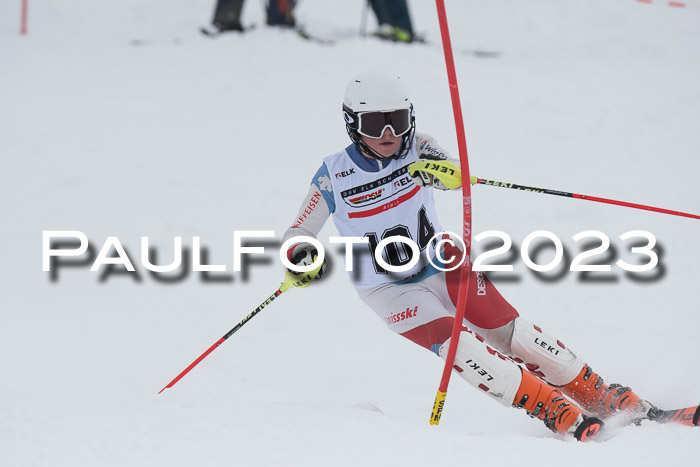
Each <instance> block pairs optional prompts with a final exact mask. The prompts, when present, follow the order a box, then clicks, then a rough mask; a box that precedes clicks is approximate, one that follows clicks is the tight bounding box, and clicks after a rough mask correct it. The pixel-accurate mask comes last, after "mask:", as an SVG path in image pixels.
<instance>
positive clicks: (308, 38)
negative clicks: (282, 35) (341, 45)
mask: <svg viewBox="0 0 700 467" xmlns="http://www.w3.org/2000/svg"><path fill="white" fill-rule="evenodd" d="M294 31H295V32H296V33H297V35H298V36H299V37H301V38H302V39H304V40H305V41H310V42H315V43H316V44H321V45H335V41H334V40H333V39H324V38H322V37H318V36H316V35H313V34H309V32H308V31H307V30H305V29H303V28H294Z"/></svg>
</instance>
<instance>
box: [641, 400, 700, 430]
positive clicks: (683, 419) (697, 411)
mask: <svg viewBox="0 0 700 467" xmlns="http://www.w3.org/2000/svg"><path fill="white" fill-rule="evenodd" d="M649 418H651V419H652V420H654V421H655V422H657V423H672V424H676V425H684V426H691V427H692V426H698V422H700V406H698V405H696V406H693V407H686V408H685V409H677V410H661V409H659V412H658V413H655V414H654V415H652V416H651V417H649Z"/></svg>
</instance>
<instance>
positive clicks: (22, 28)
mask: <svg viewBox="0 0 700 467" xmlns="http://www.w3.org/2000/svg"><path fill="white" fill-rule="evenodd" d="M28 2H29V0H22V19H21V22H22V23H21V24H22V25H21V26H20V30H19V33H20V34H21V35H23V36H24V35H25V34H27V12H28V5H27V3H28Z"/></svg>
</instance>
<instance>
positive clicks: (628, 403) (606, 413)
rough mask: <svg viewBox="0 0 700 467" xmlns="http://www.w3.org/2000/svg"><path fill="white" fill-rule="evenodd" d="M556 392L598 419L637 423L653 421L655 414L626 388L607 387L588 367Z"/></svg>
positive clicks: (648, 404) (653, 409)
mask: <svg viewBox="0 0 700 467" xmlns="http://www.w3.org/2000/svg"><path fill="white" fill-rule="evenodd" d="M560 389H561V390H562V392H564V394H566V395H567V396H569V397H571V399H573V400H574V401H576V403H577V404H579V405H580V406H581V407H583V409H584V410H586V411H587V412H589V413H591V414H593V415H595V416H596V417H599V418H602V419H606V418H610V417H611V416H613V415H615V414H618V413H625V414H628V415H629V416H631V417H633V418H634V419H635V421H641V420H643V419H645V418H653V416H654V414H655V412H656V411H658V409H656V407H654V406H653V405H651V404H650V403H649V402H647V401H645V400H642V399H640V398H639V396H637V395H636V394H635V393H633V392H632V390H631V389H630V388H627V387H624V386H621V385H619V384H611V385H609V386H608V385H607V384H605V383H604V382H603V378H601V377H600V376H599V375H597V374H596V373H595V372H594V371H593V370H592V369H591V367H589V366H588V365H584V367H583V369H582V370H581V373H579V374H578V376H577V377H576V378H574V380H573V381H571V382H570V383H569V384H566V385H564V386H562V387H561V388H560Z"/></svg>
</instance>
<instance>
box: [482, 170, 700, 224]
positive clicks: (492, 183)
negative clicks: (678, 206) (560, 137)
mask: <svg viewBox="0 0 700 467" xmlns="http://www.w3.org/2000/svg"><path fill="white" fill-rule="evenodd" d="M471 184H472V185H476V184H480V185H489V186H498V187H502V188H511V189H513V190H521V191H532V192H533V193H544V194H546V195H556V196H564V197H567V198H576V199H584V200H587V201H595V202H597V203H607V204H614V205H617V206H624V207H628V208H634V209H643V210H645V211H654V212H660V213H662V214H670V215H672V216H682V217H690V218H691V219H700V216H698V215H697V214H689V213H687V212H680V211H671V210H669V209H662V208H656V207H653V206H646V205H644V204H635V203H628V202H626V201H617V200H614V199H608V198H599V197H597V196H588V195H580V194H577V193H569V192H566V191H558V190H550V189H549V188H536V187H532V186H525V185H516V184H515V183H505V182H497V181H494V180H485V179H483V178H478V177H471Z"/></svg>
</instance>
